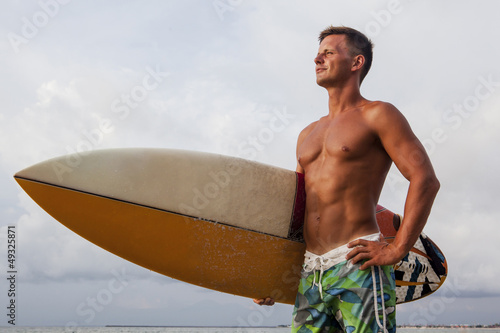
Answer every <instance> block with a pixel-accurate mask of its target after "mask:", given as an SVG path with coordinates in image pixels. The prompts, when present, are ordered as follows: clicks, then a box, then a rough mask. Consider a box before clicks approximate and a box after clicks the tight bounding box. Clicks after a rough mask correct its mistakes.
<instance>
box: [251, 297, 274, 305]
mask: <svg viewBox="0 0 500 333" xmlns="http://www.w3.org/2000/svg"><path fill="white" fill-rule="evenodd" d="M253 302H254V303H255V304H259V305H274V299H272V298H271V297H267V298H260V299H254V300H253Z"/></svg>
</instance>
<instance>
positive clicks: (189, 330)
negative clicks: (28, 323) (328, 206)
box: [0, 327, 500, 333]
mask: <svg viewBox="0 0 500 333" xmlns="http://www.w3.org/2000/svg"><path fill="white" fill-rule="evenodd" d="M0 331H1V332H8V333H73V332H74V333H233V332H234V333H285V332H287V333H288V332H290V328H287V327H249V328H242V327H78V328H74V329H69V328H65V327H0ZM397 332H398V333H500V328H487V329H486V328H422V329H416V328H399V329H398V331H397Z"/></svg>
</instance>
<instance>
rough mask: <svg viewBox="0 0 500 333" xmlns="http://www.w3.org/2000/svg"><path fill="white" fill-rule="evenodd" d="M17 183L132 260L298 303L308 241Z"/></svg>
mask: <svg viewBox="0 0 500 333" xmlns="http://www.w3.org/2000/svg"><path fill="white" fill-rule="evenodd" d="M16 180H17V181H18V182H19V184H20V185H21V186H22V187H23V189H24V190H25V191H26V192H27V193H29V195H30V196H31V197H32V198H33V199H34V200H35V201H36V202H37V203H38V204H39V205H40V206H42V207H43V208H44V209H45V210H46V211H47V212H48V213H49V214H50V215H52V216H53V217H54V218H55V219H56V220H58V221H60V222H62V223H63V224H64V225H65V226H66V227H68V228H69V229H71V230H72V231H74V232H76V233H77V234H79V235H80V236H82V237H84V238H86V239H87V240H89V241H91V242H92V243H94V244H96V245H98V246H100V247H102V248H103V249H105V250H107V251H109V252H111V253H114V254H116V255H118V256H120V257H122V258H124V259H126V260H129V261H131V262H133V263H136V264H138V265H140V266H143V267H145V268H147V269H150V270H153V271H155V272H158V273H160V274H164V275H167V276H170V277H172V278H175V279H178V280H181V281H184V282H188V283H192V284H196V285H199V286H202V287H205V288H209V289H214V290H218V291H223V292H227V293H232V294H236V295H241V296H246V297H251V298H261V297H266V296H271V297H273V298H274V299H275V300H276V301H277V302H281V303H288V304H293V303H294V301H295V296H296V291H297V285H298V278H299V272H300V268H301V264H302V261H303V254H304V250H305V246H304V244H302V243H298V242H294V241H290V240H287V239H284V238H279V237H274V236H269V235H266V234H262V233H257V232H254V231H248V230H245V229H241V228H235V227H231V226H228V225H224V224H220V223H213V222H206V221H203V220H197V219H193V218H190V217H186V216H182V215H179V214H175V213H171V212H168V211H164V210H159V209H155V208H150V207H146V206H141V205H137V204H133V203H128V202H125V201H120V200H116V199H111V198H108V197H103V196H98V195H94V194H89V193H85V192H81V191H75V190H70V189H65V188H62V187H58V186H53V185H49V184H44V183H40V182H36V181H31V180H26V179H22V178H17V179H16ZM247 258H259V262H258V263H252V262H248V260H247ZM213 265H217V267H214V266H213ZM213 268H216V269H213ZM242 272H244V274H243V273H242Z"/></svg>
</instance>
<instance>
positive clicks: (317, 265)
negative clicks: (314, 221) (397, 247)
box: [304, 232, 381, 272]
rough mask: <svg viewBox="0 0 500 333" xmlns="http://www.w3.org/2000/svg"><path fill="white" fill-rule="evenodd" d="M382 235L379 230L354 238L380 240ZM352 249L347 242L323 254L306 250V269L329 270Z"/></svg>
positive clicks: (341, 260)
mask: <svg viewBox="0 0 500 333" xmlns="http://www.w3.org/2000/svg"><path fill="white" fill-rule="evenodd" d="M380 235H381V233H379V232H378V233H375V234H371V235H366V236H363V237H359V238H356V239H354V240H358V239H364V240H368V241H378V240H379V239H380ZM354 240H353V241H354ZM351 250H352V249H351V248H348V247H347V244H344V245H342V246H339V247H337V248H335V249H333V250H331V251H328V252H326V253H324V254H321V255H318V254H315V253H312V252H309V251H307V250H306V253H305V254H304V271H306V272H312V271H316V270H321V271H324V270H327V269H329V268H331V267H333V266H335V265H337V264H339V263H341V262H343V261H345V260H346V259H345V256H346V255H347V253H349V252H350V251H351Z"/></svg>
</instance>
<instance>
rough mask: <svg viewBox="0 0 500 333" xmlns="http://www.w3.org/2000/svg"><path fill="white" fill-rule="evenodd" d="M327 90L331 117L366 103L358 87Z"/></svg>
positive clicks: (350, 86) (348, 86)
mask: <svg viewBox="0 0 500 333" xmlns="http://www.w3.org/2000/svg"><path fill="white" fill-rule="evenodd" d="M326 90H327V91H328V113H329V116H330V117H334V116H336V115H337V114H339V113H342V112H344V111H347V110H349V109H352V108H354V107H356V106H359V105H360V104H361V103H363V102H365V101H366V99H365V98H363V96H361V93H360V91H359V86H358V85H353V84H350V85H344V86H340V87H328V88H326Z"/></svg>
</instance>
